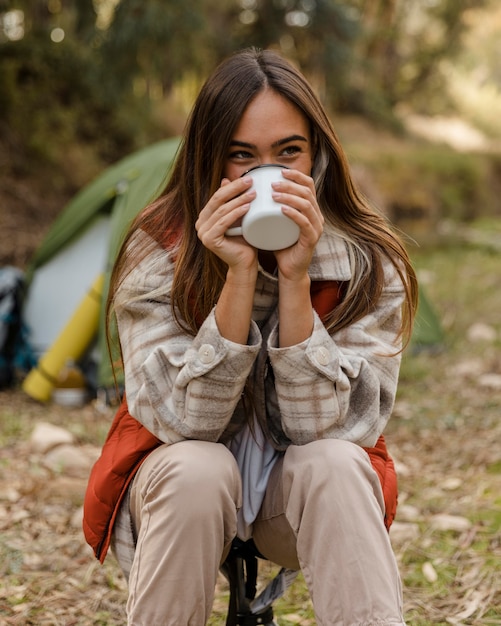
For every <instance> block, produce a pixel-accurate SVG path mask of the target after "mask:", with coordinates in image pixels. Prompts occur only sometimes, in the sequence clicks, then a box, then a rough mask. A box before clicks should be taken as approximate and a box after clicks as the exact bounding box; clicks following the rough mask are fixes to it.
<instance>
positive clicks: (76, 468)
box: [44, 444, 92, 477]
mask: <svg viewBox="0 0 501 626" xmlns="http://www.w3.org/2000/svg"><path fill="white" fill-rule="evenodd" d="M44 465H46V466H47V467H49V468H50V469H51V470H53V471H54V472H61V473H64V474H66V475H67V476H73V477H81V476H85V475H88V473H89V471H90V468H91V466H92V459H91V458H90V457H89V455H88V454H86V452H85V450H83V449H82V448H81V447H77V446H73V445H69V444H62V445H60V446H57V447H56V448H53V449H52V450H50V451H49V452H48V453H47V454H46V455H45V457H44Z"/></svg>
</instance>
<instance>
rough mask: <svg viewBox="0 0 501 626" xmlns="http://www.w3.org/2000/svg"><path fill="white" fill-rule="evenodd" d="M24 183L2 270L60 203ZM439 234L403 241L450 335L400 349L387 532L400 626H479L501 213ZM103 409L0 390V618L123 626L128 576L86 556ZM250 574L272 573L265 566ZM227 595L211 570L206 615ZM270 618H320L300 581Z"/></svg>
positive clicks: (493, 508)
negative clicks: (49, 431) (42, 436)
mask: <svg viewBox="0 0 501 626" xmlns="http://www.w3.org/2000/svg"><path fill="white" fill-rule="evenodd" d="M28 183H29V181H24V182H23V181H18V180H17V181H16V180H8V179H6V178H5V177H4V178H3V179H2V181H1V182H0V205H1V206H2V210H1V211H0V266H2V265H5V264H8V263H11V264H14V265H17V266H18V267H21V268H24V267H25V265H26V263H27V261H28V260H29V259H30V258H31V255H32V253H33V251H34V249H35V248H36V246H37V245H38V243H39V242H40V241H41V239H42V237H43V234H44V233H45V232H46V231H47V229H48V228H49V225H50V223H51V222H52V220H53V218H54V217H55V215H57V213H58V212H59V210H60V209H61V208H62V206H64V204H65V202H66V201H67V199H68V197H66V196H64V194H61V191H60V190H56V189H54V190H53V191H52V192H51V185H50V184H47V181H46V182H45V184H42V183H41V182H38V183H36V184H32V182H31V183H30V184H28ZM49 183H50V181H49ZM40 208H41V209H42V210H40ZM441 232H443V233H446V235H444V237H443V240H442V244H441V245H439V246H436V247H433V248H427V247H426V246H425V245H424V246H423V245H422V246H421V247H416V246H413V245H412V244H411V245H410V248H411V250H410V252H411V256H412V258H413V260H414V262H415V264H416V267H417V268H418V270H419V276H420V280H421V283H422V284H423V286H424V287H425V289H426V290H427V295H428V297H429V299H430V300H431V302H432V303H433V305H434V306H435V308H436V311H437V313H438V315H439V317H440V320H441V322H442V325H443V327H444V330H445V341H444V344H443V345H441V346H434V347H433V349H432V350H430V349H428V350H424V351H420V352H417V351H415V350H414V349H409V350H408V351H407V352H406V354H405V356H404V361H403V367H402V374H401V382H400V387H399V392H398V397H397V401H396V405H395V410H394V414H393V416H392V418H391V420H390V423H389V425H388V427H387V441H388V447H389V449H390V451H391V452H392V454H393V455H394V457H395V461H396V466H397V470H398V474H399V488H400V505H399V510H398V512H397V519H396V522H395V524H394V526H393V528H392V531H391V535H390V536H391V538H392V542H393V545H394V548H395V552H396V555H397V559H398V563H399V567H400V570H401V574H402V580H403V587H404V608H405V615H406V619H407V623H408V624H409V625H411V626H425V625H431V624H455V625H458V626H459V625H460V624H471V625H485V626H487V625H494V624H500V623H501V496H500V494H501V444H500V443H499V442H500V441H501V419H500V416H501V356H500V355H501V321H500V315H499V311H501V277H500V272H499V253H500V245H499V241H501V223H500V221H499V220H498V221H497V222H491V223H489V224H488V226H487V227H485V226H481V225H480V226H479V228H476V227H475V226H473V227H471V228H468V229H467V230H466V229H464V228H460V229H454V228H453V229H452V230H451V226H450V224H447V225H445V224H444V225H441ZM435 234H436V233H435ZM433 239H434V241H436V237H433ZM112 416H113V411H112V409H111V408H110V407H106V406H103V405H102V404H101V403H99V402H97V401H92V402H89V403H88V404H86V405H85V406H84V407H82V408H75V409H68V408H64V407H61V406H57V405H56V404H53V403H50V404H47V405H42V404H39V403H37V402H35V401H33V400H31V399H30V398H29V397H27V396H26V394H24V393H23V391H22V390H21V389H20V388H19V387H15V388H13V389H9V390H6V391H0V450H1V452H0V579H1V580H2V584H1V585H0V624H1V625H3V624H5V625H6V626H8V625H20V626H21V625H22V626H73V625H79V626H98V625H102V626H119V625H123V624H124V623H125V617H124V615H125V613H124V610H125V609H124V605H125V601H126V595H127V592H126V584H125V581H124V579H123V577H122V575H121V573H120V572H119V570H118V567H117V565H116V563H115V561H114V560H113V558H110V559H108V560H107V561H106V562H105V565H104V566H101V565H100V564H99V563H98V562H97V561H96V560H95V559H94V557H93V556H92V554H91V551H90V548H88V546H87V545H86V544H85V542H84V539H83V535H82V531H81V504H82V499H83V494H84V490H85V485H86V481H87V476H88V472H89V468H90V466H91V463H92V460H93V458H95V456H96V455H97V454H98V453H99V447H100V445H101V443H102V441H103V439H104V437H105V434H106V432H107V429H108V427H109V423H110V421H111V419H112ZM41 422H48V423H50V424H54V425H57V426H60V427H62V428H64V429H65V430H66V431H68V432H69V433H71V434H72V436H73V438H74V449H73V450H74V457H75V459H80V460H81V462H80V464H78V463H76V464H73V465H72V466H71V468H70V467H69V466H68V465H65V463H64V462H62V461H61V463H60V464H58V463H57V462H54V459H52V461H51V462H49V457H48V455H47V454H43V453H41V452H39V451H37V449H36V447H34V446H33V443H32V440H31V437H32V435H33V432H34V430H35V428H36V426H37V425H39V424H40V423H41ZM79 455H80V456H79ZM75 459H74V460H75ZM82 459H83V460H82ZM260 571H261V574H262V577H266V576H268V575H270V567H269V566H268V565H267V564H265V563H264V564H262V565H261V569H260ZM226 606H227V592H226V587H225V582H224V580H223V579H221V580H220V584H219V585H218V589H217V594H216V600H215V604H214V612H213V617H212V618H211V622H210V624H211V626H221V625H222V624H224V615H225V610H226ZM276 614H277V616H278V620H279V623H280V624H281V625H282V626H288V625H290V624H301V625H302V626H311V625H313V624H315V620H314V616H313V612H312V607H311V602H310V600H309V597H308V593H307V590H306V588H305V585H304V581H303V580H302V578H301V577H299V578H298V580H297V582H295V583H294V585H293V586H292V587H291V588H290V589H289V590H288V592H287V593H286V595H285V596H284V598H282V599H281V600H280V601H278V602H277V604H276Z"/></svg>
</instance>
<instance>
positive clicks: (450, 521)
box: [430, 513, 471, 532]
mask: <svg viewBox="0 0 501 626" xmlns="http://www.w3.org/2000/svg"><path fill="white" fill-rule="evenodd" d="M430 526H431V527H432V528H434V529H435V530H452V531H455V532H464V531H465V530H469V529H470V528H471V522H470V520H469V519H466V517H461V516H460V515H447V514H445V513H443V514H439V515H433V516H432V517H431V519H430Z"/></svg>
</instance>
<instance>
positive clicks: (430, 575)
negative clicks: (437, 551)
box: [421, 561, 438, 583]
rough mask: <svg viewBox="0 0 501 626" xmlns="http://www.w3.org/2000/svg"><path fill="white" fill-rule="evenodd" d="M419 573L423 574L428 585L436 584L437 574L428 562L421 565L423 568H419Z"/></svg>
mask: <svg viewBox="0 0 501 626" xmlns="http://www.w3.org/2000/svg"><path fill="white" fill-rule="evenodd" d="M421 571H422V572H423V576H424V577H425V578H426V580H427V581H428V582H429V583H435V582H437V580H438V574H437V572H436V570H435V568H434V567H433V565H432V564H431V563H430V562H429V561H426V563H423V567H422V568H421Z"/></svg>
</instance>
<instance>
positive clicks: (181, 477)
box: [84, 50, 417, 626]
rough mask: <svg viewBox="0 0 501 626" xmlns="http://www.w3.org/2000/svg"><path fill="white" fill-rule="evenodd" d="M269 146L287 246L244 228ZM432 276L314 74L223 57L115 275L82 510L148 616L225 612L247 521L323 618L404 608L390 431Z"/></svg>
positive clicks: (134, 615) (93, 538)
mask: <svg viewBox="0 0 501 626" xmlns="http://www.w3.org/2000/svg"><path fill="white" fill-rule="evenodd" d="M271 163H275V164H279V165H284V166H287V169H285V170H284V172H283V177H282V180H281V181H280V182H278V183H276V184H275V185H274V198H275V200H276V201H278V202H279V203H280V204H281V205H282V211H283V213H284V214H285V215H286V216H288V217H290V218H291V219H292V220H293V221H294V222H295V223H296V224H297V225H298V227H299V231H300V235H299V239H298V241H297V243H295V244H294V245H292V246H290V247H289V248H286V249H283V250H279V251H276V252H271V253H270V252H263V251H260V250H257V249H256V248H253V247H252V246H250V245H249V244H247V243H246V241H245V240H244V239H243V238H242V237H230V236H228V235H227V230H228V229H229V228H230V227H232V226H234V225H235V224H238V223H239V222H240V220H241V218H242V217H243V216H244V215H245V213H246V212H247V211H248V209H249V203H250V202H251V201H252V199H253V198H254V195H255V194H254V192H253V190H252V187H251V185H252V181H251V179H250V177H249V176H248V175H245V172H246V171H247V170H249V169H251V168H253V167H255V166H258V165H263V164H271ZM416 291H417V288H416V280H415V275H414V272H413V270H412V267H411V265H410V263H409V259H408V257H407V254H406V252H405V250H404V248H403V246H402V245H401V243H400V242H399V240H398V239H397V237H396V236H395V235H394V234H393V233H392V232H391V230H390V229H389V228H388V226H387V224H386V223H385V221H384V219H383V218H382V217H381V216H380V215H378V214H377V213H376V212H375V211H374V210H372V209H371V208H370V207H369V206H368V205H367V204H366V202H365V201H364V200H363V199H362V198H361V196H360V195H359V194H358V192H357V191H356V189H355V187H354V185H353V183H352V180H351V178H350V174H349V168H348V165H347V161H346V158H345V156H344V154H343V151H342V148H341V146H340V145H339V142H338V139H337V138H336V135H335V133H334V131H333V129H332V127H331V125H330V122H329V120H328V118H327V116H326V114H325V112H324V110H323V109H322V106H321V105H320V103H319V101H318V99H317V98H316V96H315V95H314V94H313V92H312V90H311V88H310V87H309V85H308V84H307V82H306V81H305V79H304V78H303V77H302V76H301V74H299V73H298V72H297V71H296V70H295V69H294V68H293V67H292V66H291V65H290V64H289V63H287V62H286V61H285V60H283V59H282V58H281V57H280V56H279V55H277V54H276V53H273V52H270V51H256V50H246V51H243V52H240V53H238V54H236V55H234V56H232V57H231V58H229V59H228V60H227V61H225V62H224V63H222V64H221V65H220V66H219V67H218V68H217V69H216V71H215V72H214V73H213V75H212V76H211V77H210V78H209V79H208V80H207V82H206V84H205V85H204V87H203V88H202V90H201V92H200V94H199V96H198V98H197V101H196V103H195V105H194V108H193V111H192V114H191V116H190V119H189V121H188V124H187V128H186V131H185V135H184V139H183V142H182V145H181V148H180V151H179V154H178V156H177V159H176V162H175V165H174V168H173V171H172V173H171V176H170V179H169V182H168V183H167V185H166V187H165V189H164V191H163V192H162V193H161V195H160V196H159V198H158V199H157V200H156V201H155V202H153V203H152V204H151V205H150V206H149V207H147V208H146V210H144V211H143V212H142V213H141V214H140V215H139V217H138V218H137V220H136V221H135V223H134V224H133V225H132V227H131V228H130V230H129V233H128V236H127V238H126V240H125V243H124V245H123V247H122V251H121V253H120V255H119V258H118V261H117V264H116V266H115V269H114V273H113V277H112V283H111V291H110V301H111V304H112V306H113V309H114V312H115V314H116V320H117V324H118V330H119V336H120V343H121V349H122V355H123V365H124V372H125V389H126V399H124V402H123V403H122V406H121V407H120V410H119V412H118V413H117V416H116V417H115V421H114V423H113V426H112V428H111V431H110V434H109V436H108V439H107V441H106V444H105V446H104V448H103V453H102V456H101V458H100V459H99V461H98V462H97V463H96V465H95V467H94V469H93V472H92V475H91V478H90V481H89V488H88V490H87V495H86V501H85V519H84V529H85V533H86V537H87V540H88V541H89V543H90V544H91V545H92V546H93V548H94V550H95V553H96V556H97V557H98V558H99V559H100V560H101V561H102V560H104V557H105V555H106V551H107V549H108V547H109V545H110V543H111V544H112V547H113V549H114V552H115V554H116V556H117V558H118V560H119V562H120V564H121V566H122V568H123V570H124V572H125V574H126V576H127V578H128V582H129V599H128V603H127V614H128V623H129V624H134V625H139V624H141V625H142V624H144V625H148V626H152V625H154V624H162V625H164V624H169V625H171V624H172V625H175V626H181V625H183V624H194V625H201V624H204V623H206V621H207V619H208V617H209V615H210V611H211V607H212V602H213V597H214V587H215V582H216V578H217V574H218V569H219V567H220V564H221V562H222V561H223V560H224V558H225V556H226V554H227V553H228V550H229V547H230V545H231V542H232V540H233V539H234V537H235V536H237V535H238V536H239V537H240V538H241V539H244V540H246V539H248V538H250V537H252V538H253V540H254V542H255V544H256V546H257V548H258V550H259V551H260V552H261V554H263V555H264V556H265V557H266V558H267V559H270V560H272V561H274V562H275V563H277V564H279V565H282V566H286V567H291V568H296V569H299V568H301V570H302V572H303V574H304V578H305V581H306V583H307V585H308V588H309V591H310V593H311V597H312V601H313V606H314V610H315V614H316V617H317V623H318V624H320V625H331V624H336V625H344V626H346V625H348V624H350V625H351V624H366V625H369V624H403V623H404V622H403V617H402V607H401V590H400V581H399V575H398V571H397V566H396V563H395V558H394V555H393V553H392V550H391V545H390V542H389V538H388V532H387V529H388V528H389V525H390V524H391V521H392V519H393V516H394V513H395V508H396V498H397V494H396V480H395V475H394V469H393V464H392V462H391V459H390V458H389V456H388V454H387V452H386V447H385V443H384V439H383V437H382V432H383V429H384V427H385V425H386V422H387V420H388V418H389V416H390V413H391V410H392V407H393V402H394V397H395V392H396V386H397V379H398V371H399V365H400V354H401V351H402V346H403V345H405V341H406V340H407V339H408V337H409V334H410V330H411V326H412V320H413V316H414V311H415V307H416V298H417V296H416Z"/></svg>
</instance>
